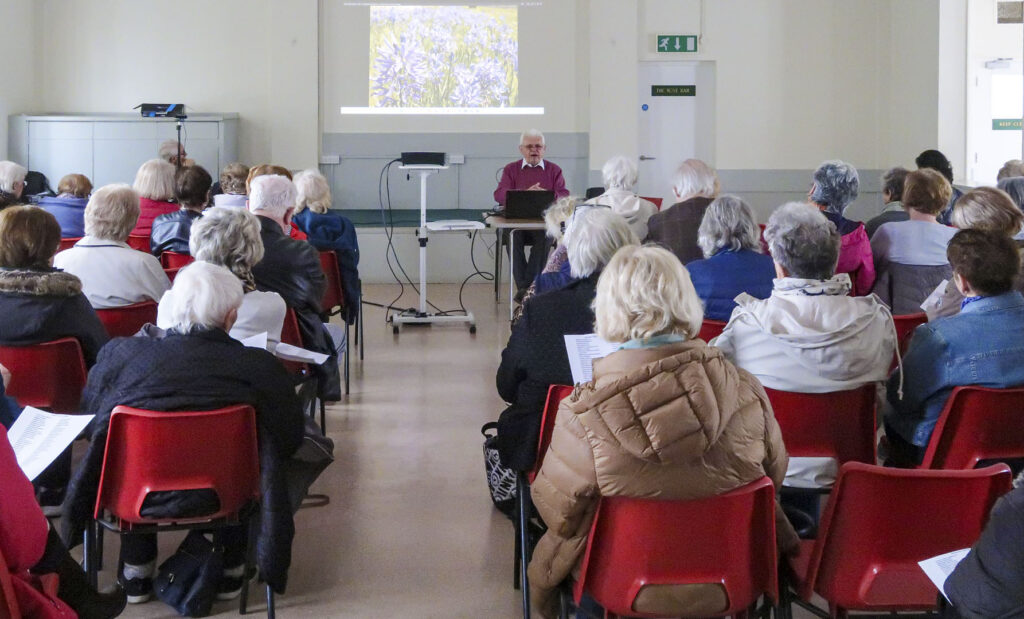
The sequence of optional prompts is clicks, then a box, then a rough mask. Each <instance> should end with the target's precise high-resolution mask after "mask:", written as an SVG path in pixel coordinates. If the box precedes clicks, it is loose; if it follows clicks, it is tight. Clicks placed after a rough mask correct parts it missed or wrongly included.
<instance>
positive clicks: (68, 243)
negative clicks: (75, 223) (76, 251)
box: [57, 236, 82, 251]
mask: <svg viewBox="0 0 1024 619" xmlns="http://www.w3.org/2000/svg"><path fill="white" fill-rule="evenodd" d="M81 240H82V237H80V236H78V237H74V238H67V239H61V240H60V245H58V246H57V251H64V250H65V249H71V248H72V247H74V246H75V243H77V242H79V241H81Z"/></svg>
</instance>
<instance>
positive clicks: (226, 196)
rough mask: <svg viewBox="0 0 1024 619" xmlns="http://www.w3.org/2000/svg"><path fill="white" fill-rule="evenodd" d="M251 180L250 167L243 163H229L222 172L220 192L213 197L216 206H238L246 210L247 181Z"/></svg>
mask: <svg viewBox="0 0 1024 619" xmlns="http://www.w3.org/2000/svg"><path fill="white" fill-rule="evenodd" d="M247 178H249V167H248V166H246V165H244V164H241V163H229V164H228V165H226V166H224V169H223V170H221V171H220V190H221V192H222V193H219V194H217V195H215V196H213V205H214V206H237V207H239V208H245V201H246V199H247V198H246V193H247V191H246V188H245V181H246V179H247Z"/></svg>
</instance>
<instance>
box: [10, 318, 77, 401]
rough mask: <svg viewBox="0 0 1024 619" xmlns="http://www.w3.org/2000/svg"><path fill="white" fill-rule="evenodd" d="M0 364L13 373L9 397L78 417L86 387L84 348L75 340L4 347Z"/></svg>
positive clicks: (62, 339)
mask: <svg viewBox="0 0 1024 619" xmlns="http://www.w3.org/2000/svg"><path fill="white" fill-rule="evenodd" d="M0 364H3V365H4V366H5V367H7V369H9V370H10V371H11V383H10V384H9V385H7V386H6V387H7V395H9V396H11V397H12V398H14V399H15V400H17V401H18V404H20V405H22V406H35V407H36V408H44V409H46V410H49V411H52V412H55V413H75V412H78V406H79V403H80V401H81V399H82V389H83V388H84V387H85V379H86V369H85V357H84V356H83V355H82V346H81V345H80V344H79V343H78V340H76V339H75V338H73V337H63V338H60V339H59V340H54V341H52V342H43V343H42V344H33V345H31V346H0Z"/></svg>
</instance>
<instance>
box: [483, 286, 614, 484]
mask: <svg viewBox="0 0 1024 619" xmlns="http://www.w3.org/2000/svg"><path fill="white" fill-rule="evenodd" d="M597 277H598V274H597V273H594V274H592V275H591V276H590V277H587V278H585V279H581V280H577V281H575V282H572V283H571V284H569V285H568V286H566V287H565V288H562V289H560V290H553V291H551V292H546V293H544V294H541V295H538V296H536V297H533V298H531V299H530V300H529V301H528V302H527V303H526V305H525V306H524V308H523V315H522V316H521V317H520V318H519V322H517V323H516V324H515V326H514V327H513V328H512V335H511V336H509V338H508V345H507V346H506V347H505V350H504V351H502V353H501V365H500V366H499V367H498V375H497V379H496V382H497V384H498V393H499V394H500V395H501V397H502V399H503V400H505V401H506V402H510V403H511V404H510V405H509V407H508V408H506V409H505V410H504V411H502V413H501V416H499V417H498V453H499V454H500V455H501V462H502V464H504V465H505V466H507V467H509V468H513V469H516V470H519V471H524V470H527V469H529V468H530V467H532V466H533V461H534V459H535V458H536V456H537V437H538V436H539V433H540V421H541V417H542V416H543V414H544V402H545V400H546V399H547V394H548V387H550V386H551V385H571V384H573V382H572V371H571V370H570V369H569V357H568V355H567V354H566V352H565V339H564V338H563V337H562V336H564V335H580V334H585V333H593V332H594V312H593V310H592V309H590V304H591V303H592V302H593V301H594V294H595V292H596V288H597Z"/></svg>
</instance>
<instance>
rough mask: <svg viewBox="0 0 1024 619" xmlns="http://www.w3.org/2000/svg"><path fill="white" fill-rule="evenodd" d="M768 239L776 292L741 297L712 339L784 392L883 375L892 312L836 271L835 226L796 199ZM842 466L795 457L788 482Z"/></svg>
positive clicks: (778, 216)
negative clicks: (856, 293)
mask: <svg viewBox="0 0 1024 619" xmlns="http://www.w3.org/2000/svg"><path fill="white" fill-rule="evenodd" d="M764 238H765V241H767V243H768V247H769V250H770V251H771V255H772V260H774V261H775V271H776V273H777V274H778V279H776V280H775V282H774V286H775V288H774V290H773V291H772V295H771V296H770V297H769V298H767V299H765V300H763V301H762V300H758V299H754V298H752V297H750V296H749V295H741V296H740V298H738V299H737V302H738V304H739V305H738V307H737V308H736V310H735V311H734V312H733V313H732V318H731V319H730V320H729V324H728V325H726V327H725V330H724V331H723V332H722V335H720V336H719V337H718V338H716V339H715V340H714V341H713V342H712V344H713V345H714V346H716V347H718V348H719V349H721V351H722V353H723V354H724V355H725V356H726V358H728V359H729V360H730V361H732V362H733V363H735V364H736V365H737V367H740V368H743V369H744V370H747V371H748V372H750V373H751V374H753V375H754V376H755V377H756V378H757V379H758V380H759V381H761V384H762V385H764V386H765V387H768V388H770V389H777V390H779V391H791V392H796V393H829V392H832V391H845V390H848V389H855V388H857V387H860V386H862V385H864V384H867V383H872V382H880V381H883V380H885V379H886V376H887V375H888V371H889V365H890V364H891V363H892V359H893V353H894V352H895V349H896V332H895V328H894V327H893V322H892V315H891V314H890V313H889V309H888V308H887V307H885V306H884V305H882V304H881V303H880V302H879V301H878V299H876V298H875V297H874V296H866V297H851V296H848V295H849V292H850V277H849V275H847V274H846V273H839V274H836V273H835V266H836V261H837V260H838V258H839V251H840V250H839V247H840V237H839V233H838V232H837V231H836V228H835V225H834V224H833V223H832V222H830V221H829V220H828V219H826V218H825V216H824V215H823V214H821V213H819V212H817V211H815V210H814V209H810V208H807V205H806V204H798V203H796V202H791V203H789V204H786V205H784V206H781V207H779V208H778V209H776V211H775V212H774V213H772V216H771V217H770V218H769V219H768V225H767V227H766V228H765V232H764ZM837 472H838V471H837V467H836V463H835V461H833V460H831V459H825V458H793V459H792V460H791V461H790V471H789V473H787V477H786V485H790V486H796V487H824V486H828V485H831V484H832V483H833V482H834V481H835V476H836V474H837Z"/></svg>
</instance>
